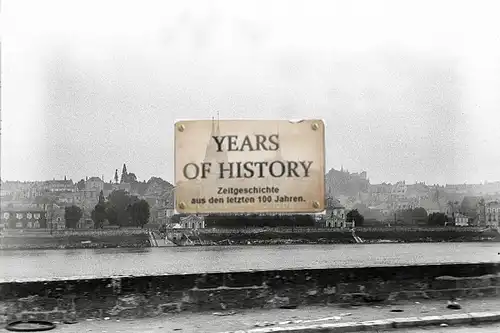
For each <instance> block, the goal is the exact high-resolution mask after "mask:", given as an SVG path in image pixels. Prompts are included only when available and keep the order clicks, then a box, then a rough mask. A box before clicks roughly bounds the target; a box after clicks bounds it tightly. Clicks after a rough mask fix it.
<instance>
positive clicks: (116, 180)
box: [115, 169, 118, 184]
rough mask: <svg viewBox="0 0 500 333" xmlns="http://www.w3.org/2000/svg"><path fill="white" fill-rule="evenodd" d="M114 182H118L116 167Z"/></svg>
mask: <svg viewBox="0 0 500 333" xmlns="http://www.w3.org/2000/svg"><path fill="white" fill-rule="evenodd" d="M115 184H118V169H116V170H115Z"/></svg>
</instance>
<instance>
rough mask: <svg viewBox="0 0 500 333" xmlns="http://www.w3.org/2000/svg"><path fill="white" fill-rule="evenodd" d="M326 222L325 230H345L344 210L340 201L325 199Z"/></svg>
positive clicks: (345, 215)
mask: <svg viewBox="0 0 500 333" xmlns="http://www.w3.org/2000/svg"><path fill="white" fill-rule="evenodd" d="M325 215H326V216H325V218H326V222H325V226H326V227H327V228H346V225H347V224H346V218H347V214H346V208H345V207H344V206H343V205H341V204H340V201H338V200H336V199H332V198H328V199H326V214H325Z"/></svg>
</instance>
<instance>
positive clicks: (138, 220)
mask: <svg viewBox="0 0 500 333" xmlns="http://www.w3.org/2000/svg"><path fill="white" fill-rule="evenodd" d="M129 212H130V216H131V218H132V223H133V225H135V226H138V227H141V228H143V227H144V225H145V224H147V223H148V221H149V214H150V212H149V203H148V202H147V201H146V200H139V201H136V202H134V203H133V204H131V205H130V206H129Z"/></svg>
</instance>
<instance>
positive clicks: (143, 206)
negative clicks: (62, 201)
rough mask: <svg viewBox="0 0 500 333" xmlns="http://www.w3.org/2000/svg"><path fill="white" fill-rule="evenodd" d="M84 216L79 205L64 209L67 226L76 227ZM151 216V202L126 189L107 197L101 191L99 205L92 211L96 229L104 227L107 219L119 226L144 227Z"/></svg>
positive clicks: (110, 223)
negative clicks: (130, 193) (129, 192)
mask: <svg viewBox="0 0 500 333" xmlns="http://www.w3.org/2000/svg"><path fill="white" fill-rule="evenodd" d="M82 217H83V211H82V209H81V208H80V207H78V206H75V205H73V206H68V207H66V208H65V211H64V219H65V224H66V228H71V229H74V228H76V227H77V226H78V221H80V219H81V218H82ZM149 217H150V211H149V203H148V202H147V201H146V200H144V199H139V198H138V197H136V196H131V195H129V194H128V193H127V192H126V191H124V190H118V191H113V192H111V194H110V195H109V196H108V198H107V199H105V198H104V194H103V192H102V191H101V192H100V193H99V200H98V202H97V205H95V207H94V209H93V210H92V212H91V218H92V221H93V222H94V228H95V229H101V228H103V226H104V224H105V222H106V221H108V223H109V225H114V226H118V227H141V228H142V227H144V225H145V224H147V223H148V221H149Z"/></svg>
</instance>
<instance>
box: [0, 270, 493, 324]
mask: <svg viewBox="0 0 500 333" xmlns="http://www.w3.org/2000/svg"><path fill="white" fill-rule="evenodd" d="M451 297H461V298H473V297H500V263H475V264H472V263H471V264H445V265H429V266H387V267H363V268H332V269H303V270H276V271H244V272H223V273H207V274H186V275H161V276H136V277H116V278H101V279H71V280H53V281H32V282H4V283H0V322H7V321H10V320H15V319H24V320H26V319H38V320H54V321H58V320H64V319H66V320H75V319H77V320H78V319H88V318H103V317H111V318H112V317H117V318H127V317H132V318H134V317H149V316H157V315H160V314H163V313H172V312H175V313H176V312H182V311H191V312H198V311H221V310H231V309H243V308H276V307H291V306H292V307H293V306H301V305H306V304H307V305H325V304H343V303H348V304H358V305H359V304H373V303H391V302H393V301H400V300H419V299H444V300H448V299H450V298H451Z"/></svg>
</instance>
